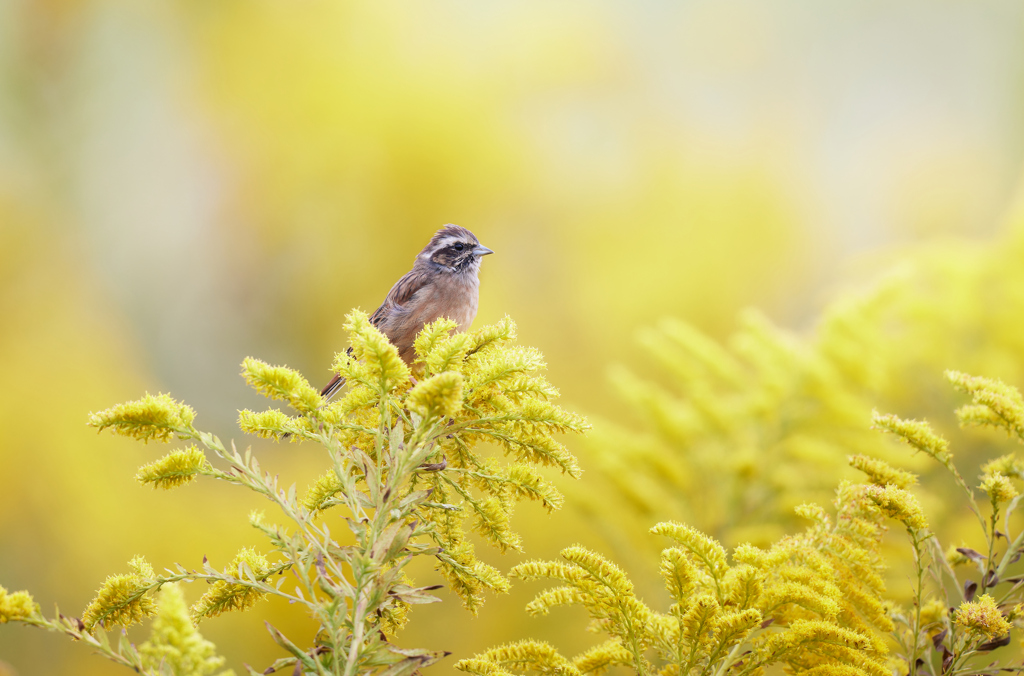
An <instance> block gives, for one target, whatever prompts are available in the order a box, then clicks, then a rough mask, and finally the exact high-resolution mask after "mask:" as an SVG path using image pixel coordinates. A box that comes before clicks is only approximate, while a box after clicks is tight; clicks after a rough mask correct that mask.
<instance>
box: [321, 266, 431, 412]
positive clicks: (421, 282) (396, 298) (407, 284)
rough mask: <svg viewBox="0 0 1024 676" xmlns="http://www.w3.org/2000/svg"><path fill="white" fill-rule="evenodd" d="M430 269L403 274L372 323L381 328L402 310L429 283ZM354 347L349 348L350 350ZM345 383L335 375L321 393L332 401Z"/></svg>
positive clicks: (373, 317) (371, 318) (373, 315)
mask: <svg viewBox="0 0 1024 676" xmlns="http://www.w3.org/2000/svg"><path fill="white" fill-rule="evenodd" d="M429 280H430V271H429V270H422V269H416V268H413V269H412V270H410V271H409V272H407V273H405V274H404V275H402V278H401V279H399V280H398V281H397V282H395V285H394V286H393V287H391V290H390V291H388V295H387V297H386V298H385V299H384V302H383V303H381V305H380V307H379V308H377V310H376V311H375V312H374V313H373V314H372V315H370V323H371V324H373V325H374V326H376V327H377V328H381V327H380V324H381V323H382V322H383V321H384V320H385V319H386V318H387V317H390V316H391V315H392V314H393V313H395V312H396V311H398V312H401V311H402V305H404V304H405V303H408V302H409V301H410V300H411V299H412V297H413V296H415V295H416V292H417V291H419V290H420V289H422V288H423V287H424V286H426V285H427V284H428V283H429ZM351 351H352V348H349V352H351ZM344 385H345V379H344V378H342V377H341V376H339V375H335V376H334V377H333V378H332V379H331V382H329V383H327V386H326V387H324V389H322V390H321V391H320V395H321V396H322V397H324V398H325V399H327V400H328V401H330V399H331V397H333V396H334V395H335V394H336V393H337V392H338V390H340V389H341V388H342V387H343V386H344Z"/></svg>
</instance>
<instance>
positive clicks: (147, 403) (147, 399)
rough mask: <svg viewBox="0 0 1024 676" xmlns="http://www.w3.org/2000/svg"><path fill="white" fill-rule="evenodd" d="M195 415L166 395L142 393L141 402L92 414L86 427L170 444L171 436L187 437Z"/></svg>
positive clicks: (145, 441) (129, 403)
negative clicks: (109, 430)
mask: <svg viewBox="0 0 1024 676" xmlns="http://www.w3.org/2000/svg"><path fill="white" fill-rule="evenodd" d="M195 417H196V412H195V411H194V410H192V408H191V407H189V406H187V405H185V404H182V403H181V402H177V401H175V400H174V399H171V397H170V396H169V395H166V394H158V395H156V396H154V395H152V394H148V393H147V394H146V395H145V396H144V397H142V399H138V400H136V401H129V402H127V403H124V404H118V405H117V406H111V407H110V408H108V409H106V410H103V411H100V412H99V413H92V414H90V415H89V422H88V425H89V426H91V427H95V428H97V429H98V430H100V431H101V432H102V431H103V430H105V429H107V428H108V427H109V428H111V430H112V431H113V432H114V434H120V435H121V436H125V437H131V438H133V439H139V440H140V441H142V442H144V443H147V442H149V440H150V439H155V440H157V441H164V442H167V441H170V440H171V437H172V436H175V435H177V436H178V438H181V439H185V438H188V437H189V436H191V429H192V421H193V420H195Z"/></svg>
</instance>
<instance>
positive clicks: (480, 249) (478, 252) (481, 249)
mask: <svg viewBox="0 0 1024 676" xmlns="http://www.w3.org/2000/svg"><path fill="white" fill-rule="evenodd" d="M492 253H494V252H493V251H491V250H490V249H488V248H487V247H485V246H484V245H483V244H477V245H476V246H475V247H473V255H474V256H486V255H487V254H492Z"/></svg>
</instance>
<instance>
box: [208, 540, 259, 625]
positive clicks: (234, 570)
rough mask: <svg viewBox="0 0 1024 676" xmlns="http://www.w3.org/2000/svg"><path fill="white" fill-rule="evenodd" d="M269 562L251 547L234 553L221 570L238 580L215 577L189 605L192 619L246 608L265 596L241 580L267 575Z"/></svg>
mask: <svg viewBox="0 0 1024 676" xmlns="http://www.w3.org/2000/svg"><path fill="white" fill-rule="evenodd" d="M269 570H270V564H269V563H268V562H267V559H266V557H265V556H263V555H262V554H260V553H259V552H257V551H256V550H255V549H252V548H245V549H242V550H241V551H239V552H238V554H236V555H235V558H234V560H233V561H232V562H231V564H230V565H229V566H228V567H227V568H225V569H224V575H226V576H230V577H232V578H236V579H238V580H239V582H228V581H226V580H218V581H217V582H214V583H213V584H212V585H211V586H210V588H209V590H207V592H206V593H205V594H203V595H202V596H201V597H200V598H199V600H198V601H196V602H195V603H194V604H192V608H191V611H190V612H191V615H192V621H193V622H196V623H197V624H198V623H199V622H200V621H201V620H203V619H206V618H211V617H216V616H218V615H220V614H221V613H226V612H229V611H232V610H248V609H249V608H252V607H253V606H254V605H256V602H257V601H259V600H260V599H262V598H263V597H264V593H263V592H261V591H259V590H258V589H254V588H253V587H252V586H250V585H247V584H245V583H244V581H249V582H255V581H256V580H260V579H262V578H263V577H265V576H266V575H267V573H268V572H269Z"/></svg>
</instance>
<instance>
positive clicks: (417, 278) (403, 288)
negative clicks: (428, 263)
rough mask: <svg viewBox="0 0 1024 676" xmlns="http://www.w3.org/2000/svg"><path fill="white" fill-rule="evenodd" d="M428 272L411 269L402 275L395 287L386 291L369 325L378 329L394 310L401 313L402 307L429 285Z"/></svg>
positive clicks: (371, 316) (429, 277)
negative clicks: (385, 295) (386, 293)
mask: <svg viewBox="0 0 1024 676" xmlns="http://www.w3.org/2000/svg"><path fill="white" fill-rule="evenodd" d="M430 272H431V271H430V270H424V269H420V268H413V269H412V270H410V271H409V272H407V273H405V274H404V275H402V278H401V279H399V280H398V281H397V282H395V285H394V286H393V287H391V290H390V291H388V295H387V297H386V298H385V299H384V302H383V303H381V305H380V307H379V308H377V310H376V311H375V312H374V313H373V314H372V315H370V323H371V324H373V325H374V326H376V327H378V328H379V327H380V324H381V322H383V321H384V320H385V319H386V318H387V317H388V316H390V315H391V314H392V313H393V312H394V311H395V310H398V311H401V310H402V306H403V305H405V304H406V303H408V302H409V301H410V300H411V299H412V297H413V296H415V295H416V292H417V291H419V290H420V289H422V288H423V287H425V286H427V285H428V284H429V283H430V280H431V278H432V276H431V274H430Z"/></svg>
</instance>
